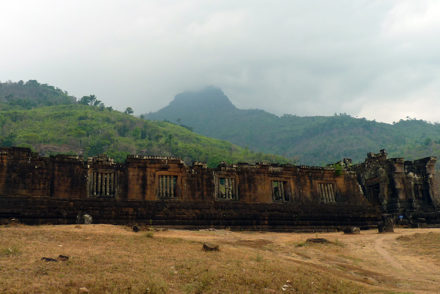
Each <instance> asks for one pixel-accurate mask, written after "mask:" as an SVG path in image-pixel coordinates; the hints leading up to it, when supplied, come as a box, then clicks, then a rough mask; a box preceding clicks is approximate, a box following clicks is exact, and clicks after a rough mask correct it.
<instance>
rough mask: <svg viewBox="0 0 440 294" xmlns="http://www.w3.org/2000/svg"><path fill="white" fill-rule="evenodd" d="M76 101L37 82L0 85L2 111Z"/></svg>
mask: <svg viewBox="0 0 440 294" xmlns="http://www.w3.org/2000/svg"><path fill="white" fill-rule="evenodd" d="M75 101H76V99H75V97H73V96H69V95H68V93H67V92H65V91H62V90H61V89H58V88H55V87H53V86H50V85H47V84H40V83H38V82H37V81H35V80H29V81H27V82H26V83H25V82H23V81H19V82H17V83H13V82H6V83H0V109H11V108H23V109H31V108H34V107H39V106H49V105H60V104H72V103H75Z"/></svg>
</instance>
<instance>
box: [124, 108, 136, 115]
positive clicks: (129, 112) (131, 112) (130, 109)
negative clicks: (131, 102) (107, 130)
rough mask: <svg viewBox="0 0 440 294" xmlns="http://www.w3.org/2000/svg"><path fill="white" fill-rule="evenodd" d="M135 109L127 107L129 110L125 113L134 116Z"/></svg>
mask: <svg viewBox="0 0 440 294" xmlns="http://www.w3.org/2000/svg"><path fill="white" fill-rule="evenodd" d="M133 112H134V111H133V108H131V107H127V109H125V111H124V113H125V114H133Z"/></svg>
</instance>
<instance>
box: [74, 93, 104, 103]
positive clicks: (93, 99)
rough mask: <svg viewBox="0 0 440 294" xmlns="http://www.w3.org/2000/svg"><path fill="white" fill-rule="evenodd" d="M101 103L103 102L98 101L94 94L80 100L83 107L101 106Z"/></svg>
mask: <svg viewBox="0 0 440 294" xmlns="http://www.w3.org/2000/svg"><path fill="white" fill-rule="evenodd" d="M100 103H101V101H99V100H98V99H96V96H95V95H93V94H90V95H89V96H83V97H81V99H80V100H79V104H82V105H90V106H99V104H100Z"/></svg>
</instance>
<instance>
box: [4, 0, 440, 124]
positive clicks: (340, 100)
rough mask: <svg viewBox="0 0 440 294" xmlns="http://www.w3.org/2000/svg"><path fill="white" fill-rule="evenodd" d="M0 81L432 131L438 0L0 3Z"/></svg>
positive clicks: (438, 84)
mask: <svg viewBox="0 0 440 294" xmlns="http://www.w3.org/2000/svg"><path fill="white" fill-rule="evenodd" d="M0 28H1V35H0V40H1V41H0V80H1V81H6V80H12V81H18V80H28V79H36V80H38V81H39V82H42V83H49V84H51V85H54V86H57V87H60V88H62V89H63V90H67V91H68V92H69V93H70V94H72V95H75V96H77V97H81V96H83V95H88V94H95V95H97V97H98V98H99V99H101V100H103V101H104V103H105V104H106V105H112V106H114V107H116V108H118V109H125V107H127V106H131V107H133V108H134V109H135V112H136V113H138V114H140V113H145V112H150V111H156V110H158V109H160V108H162V107H164V106H166V105H167V104H168V103H169V102H170V101H171V100H172V98H173V97H174V95H175V94H177V93H178V92H181V91H184V90H187V89H196V88H200V87H203V86H206V85H216V86H218V87H220V88H222V89H223V90H224V92H225V93H226V94H227V95H228V96H229V97H230V99H231V100H232V102H233V103H234V104H235V105H237V106H238V107H240V108H260V109H265V110H267V111H270V112H273V113H275V114H278V115H282V114H284V113H291V114H297V115H332V114H334V113H341V112H345V113H348V114H351V115H354V116H358V117H367V118H369V119H376V120H378V121H386V122H392V121H397V120H399V119H400V118H405V117H407V116H410V117H413V118H414V117H415V118H421V119H425V120H429V121H440V111H439V109H440V94H439V93H440V1H436V0H432V1H428V0H426V1H425V0H395V1H392V0H377V1H375V0H332V1H329V0H316V1H310V0H304V1H296V0H287V1H255V0H249V1H243V0H241V1H229V0H222V1H207V0H185V1H183V0H181V1H163V0H161V1H144V0H139V1H127V0H126V1H122V0H121V1H118V0H105V1H90V0H89V1H79V0H72V1H58V0H56V1H50V0H39V1H34V0H29V1H20V0H14V1H12V0H11V1H7V0H1V1H0Z"/></svg>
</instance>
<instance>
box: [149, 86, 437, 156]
mask: <svg viewBox="0 0 440 294" xmlns="http://www.w3.org/2000/svg"><path fill="white" fill-rule="evenodd" d="M146 117H147V118H148V119H153V120H169V121H172V122H175V123H178V124H181V125H185V126H188V127H191V128H192V129H193V130H194V131H195V132H197V133H200V134H203V135H205V136H209V137H213V138H219V139H223V140H228V141H230V142H232V143H234V144H237V145H240V146H248V147H249V148H251V149H252V150H255V151H260V152H269V153H274V154H279V155H282V156H285V157H288V158H293V159H296V160H297V161H298V162H299V163H303V164H311V165H324V164H327V163H330V162H335V161H338V160H340V159H342V158H344V157H348V158H352V159H353V160H354V161H356V162H359V161H362V160H363V159H364V158H365V156H366V154H367V153H368V152H378V151H379V150H380V149H384V148H385V149H386V150H387V151H388V153H389V154H390V156H395V157H405V158H408V159H415V158H420V157H425V156H430V155H437V156H439V155H440V125H439V124H431V123H428V122H425V121H422V120H415V119H408V120H401V121H399V122H397V123H394V124H386V123H379V122H376V121H369V120H366V119H365V118H362V119H359V118H354V117H351V116H349V115H346V114H339V115H334V116H310V117H300V116H296V115H284V116H282V117H278V116H276V115H274V114H271V113H268V112H266V111H263V110H254V109H251V110H243V109H237V108H236V107H235V106H234V105H233V104H232V103H231V101H230V100H229V99H228V97H226V96H225V95H224V94H223V92H222V91H221V90H220V89H217V88H214V87H209V88H206V89H203V90H201V91H198V92H184V93H181V94H179V95H177V96H176V97H175V99H174V100H173V101H172V102H171V103H170V104H169V105H168V106H167V107H164V108H163V109H161V110H160V111H158V112H156V113H150V114H148V115H146Z"/></svg>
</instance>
